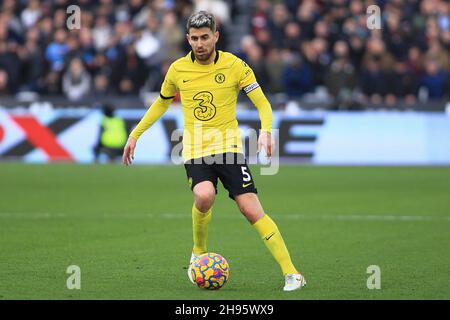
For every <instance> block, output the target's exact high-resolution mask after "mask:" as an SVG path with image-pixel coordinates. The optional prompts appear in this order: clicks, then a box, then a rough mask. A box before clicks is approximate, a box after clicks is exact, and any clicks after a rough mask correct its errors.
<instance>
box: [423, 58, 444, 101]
mask: <svg viewBox="0 0 450 320" xmlns="http://www.w3.org/2000/svg"><path fill="white" fill-rule="evenodd" d="M420 86H421V87H423V88H425V89H426V90H427V92H428V99H429V100H434V99H442V98H444V96H445V94H447V93H448V88H449V87H450V83H449V75H448V73H447V72H446V71H445V70H444V69H443V68H442V67H441V66H440V65H439V64H438V62H437V61H435V60H434V59H428V60H426V61H425V74H424V75H423V76H422V78H421V79H420Z"/></svg>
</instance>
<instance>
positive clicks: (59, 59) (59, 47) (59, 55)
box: [45, 29, 69, 71]
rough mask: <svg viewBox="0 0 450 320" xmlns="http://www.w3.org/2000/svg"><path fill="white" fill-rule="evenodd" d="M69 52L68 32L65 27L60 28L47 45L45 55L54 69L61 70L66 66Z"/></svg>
mask: <svg viewBox="0 0 450 320" xmlns="http://www.w3.org/2000/svg"><path fill="white" fill-rule="evenodd" d="M67 52H69V46H68V44H67V43H66V32H65V31H64V29H58V30H56V32H55V38H54V41H53V42H52V43H50V44H49V46H48V47H47V51H46V53H45V57H46V59H47V61H48V62H49V63H50V69H51V70H52V71H61V70H62V69H63V67H64V57H65V55H66V54H67Z"/></svg>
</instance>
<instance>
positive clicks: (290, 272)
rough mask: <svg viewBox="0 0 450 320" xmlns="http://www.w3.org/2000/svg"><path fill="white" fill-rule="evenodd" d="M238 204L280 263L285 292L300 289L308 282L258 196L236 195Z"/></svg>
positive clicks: (249, 194)
mask: <svg viewBox="0 0 450 320" xmlns="http://www.w3.org/2000/svg"><path fill="white" fill-rule="evenodd" d="M234 198H235V200H236V204H237V205H238V207H239V209H240V210H241V212H242V214H243V215H244V216H245V217H246V218H247V220H248V221H249V222H250V223H251V224H252V225H253V227H255V229H256V231H257V232H258V233H259V235H260V236H261V238H262V240H263V241H264V244H265V245H266V247H267V249H269V251H270V253H271V254H272V256H273V257H274V258H275V260H276V261H277V262H278V264H279V266H280V268H281V271H282V273H283V276H284V277H285V286H284V290H285V291H292V290H296V289H300V288H301V287H303V286H304V285H306V281H305V279H304V278H303V276H302V275H301V274H300V272H298V271H297V269H296V268H295V266H294V264H293V263H292V260H291V256H290V255H289V251H288V249H287V247H286V244H285V242H284V240H283V237H282V235H281V232H280V230H279V229H278V227H277V225H276V223H275V222H274V221H273V220H272V219H271V218H270V217H269V216H268V215H267V214H265V213H264V210H263V208H262V206H261V203H260V202H259V199H258V196H257V195H256V194H254V193H244V194H240V195H236V196H235V197H234Z"/></svg>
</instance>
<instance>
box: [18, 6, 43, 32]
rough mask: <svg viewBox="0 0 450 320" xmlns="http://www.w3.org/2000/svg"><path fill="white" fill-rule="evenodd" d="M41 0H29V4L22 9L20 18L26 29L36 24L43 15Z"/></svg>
mask: <svg viewBox="0 0 450 320" xmlns="http://www.w3.org/2000/svg"><path fill="white" fill-rule="evenodd" d="M41 14H42V13H41V9H40V6H39V0H28V6H27V7H26V8H25V10H23V11H22V13H21V15H20V18H21V20H22V24H23V25H24V27H25V28H26V29H29V28H30V27H32V26H34V24H35V23H36V22H37V21H38V19H39V17H40V16H41Z"/></svg>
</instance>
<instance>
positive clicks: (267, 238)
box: [265, 232, 275, 240]
mask: <svg viewBox="0 0 450 320" xmlns="http://www.w3.org/2000/svg"><path fill="white" fill-rule="evenodd" d="M274 234H275V232H272V233H271V234H270V235H269V236H267V237H265V239H266V240H269V239H270V238H272V237H273V235H274Z"/></svg>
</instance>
